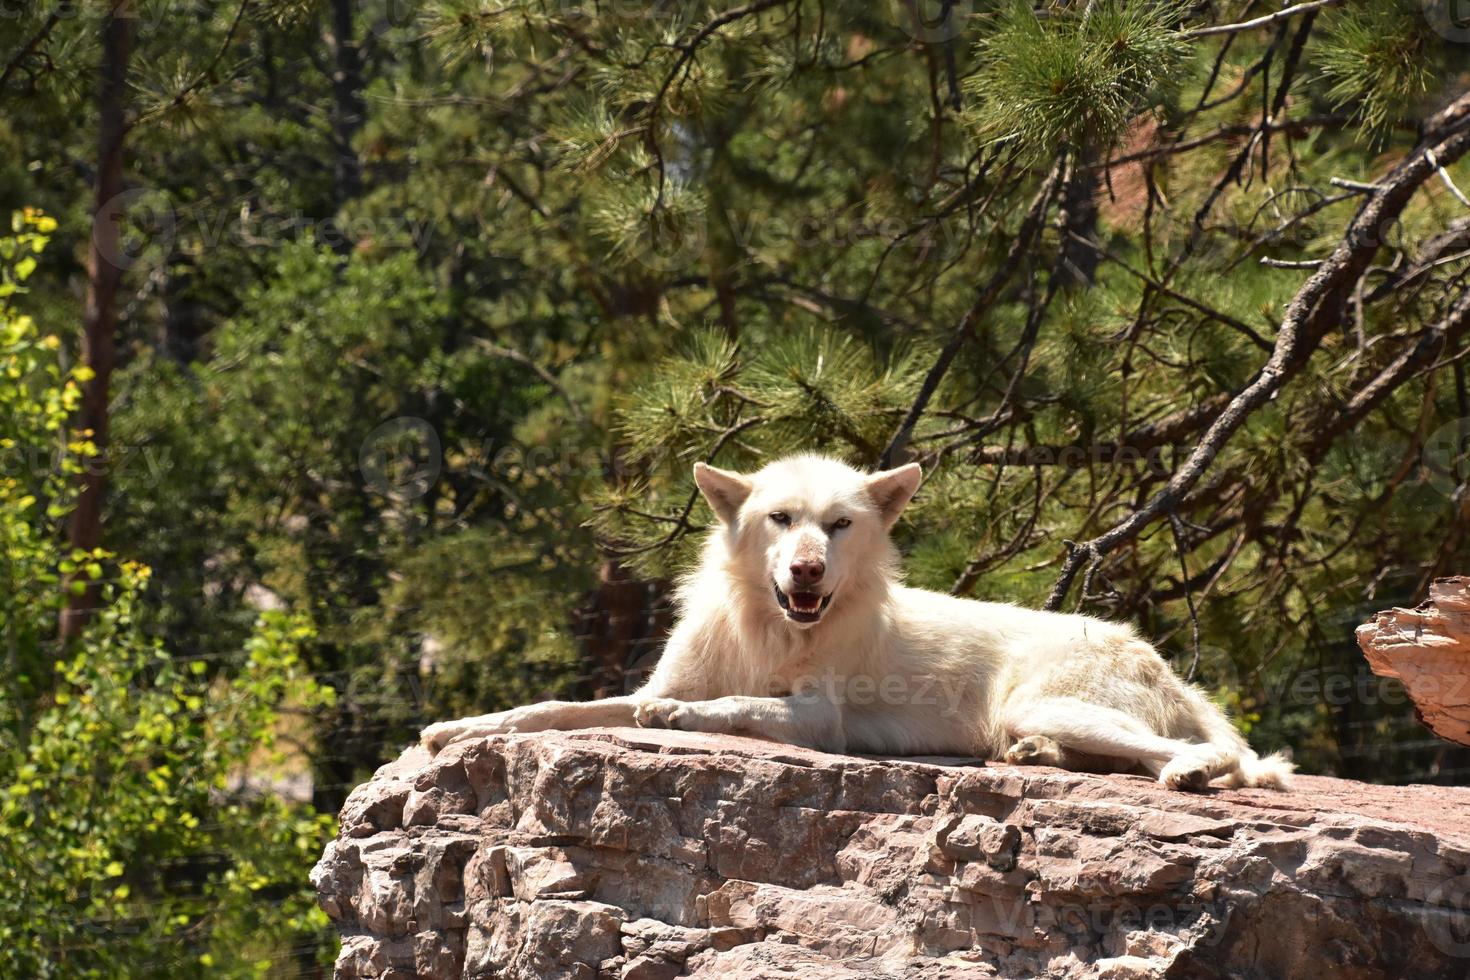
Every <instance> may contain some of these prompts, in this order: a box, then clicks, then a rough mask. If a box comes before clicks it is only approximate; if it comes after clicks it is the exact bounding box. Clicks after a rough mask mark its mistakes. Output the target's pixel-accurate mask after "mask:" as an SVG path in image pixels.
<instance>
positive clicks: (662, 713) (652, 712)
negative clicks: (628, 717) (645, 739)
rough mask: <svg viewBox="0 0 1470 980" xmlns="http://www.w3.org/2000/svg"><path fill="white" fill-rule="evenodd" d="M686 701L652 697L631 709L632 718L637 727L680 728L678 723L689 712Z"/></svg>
mask: <svg viewBox="0 0 1470 980" xmlns="http://www.w3.org/2000/svg"><path fill="white" fill-rule="evenodd" d="M688 708H689V704H688V702H685V701H675V700H674V699H673V698H653V699H651V700H648V701H644V702H643V703H642V704H640V705H638V707H636V708H634V709H633V720H634V721H636V722H638V727H639V728H675V729H678V728H682V727H683V726H682V725H681V724H680V722H681V721H684V720H685V719H686V718H687V717H688V715H689V714H690V712H689V711H688V710H687V709H688Z"/></svg>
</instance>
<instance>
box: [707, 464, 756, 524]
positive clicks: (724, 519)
mask: <svg viewBox="0 0 1470 980" xmlns="http://www.w3.org/2000/svg"><path fill="white" fill-rule="evenodd" d="M694 482H695V484H696V485H698V487H699V492H700V493H702V494H704V499H705V500H708V501H709V505H710V506H711V507H713V508H714V511H715V516H716V517H718V518H719V519H720V523H722V524H724V525H726V526H727V527H732V526H734V524H735V517H736V515H737V514H739V513H740V507H741V505H742V504H744V503H745V498H746V497H749V496H750V480H749V479H748V478H747V477H743V476H741V475H740V474H739V473H736V472H733V471H732V470H721V469H716V468H715V467H713V466H709V465H707V464H705V463H695V464H694Z"/></svg>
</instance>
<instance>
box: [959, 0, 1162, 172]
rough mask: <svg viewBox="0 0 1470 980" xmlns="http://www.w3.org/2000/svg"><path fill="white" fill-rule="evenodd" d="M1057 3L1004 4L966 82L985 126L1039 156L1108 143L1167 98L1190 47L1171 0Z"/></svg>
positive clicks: (975, 122)
mask: <svg viewBox="0 0 1470 980" xmlns="http://www.w3.org/2000/svg"><path fill="white" fill-rule="evenodd" d="M1081 6H1085V8H1086V9H1085V12H1083V11H1082V10H1081V9H1080V7H1081ZM1052 13H1053V14H1054V16H1051V17H1048V18H1047V19H1046V20H1041V19H1039V18H1038V17H1037V15H1036V12H1035V11H1034V10H1033V9H1032V8H1031V7H1030V6H1029V5H1026V4H1016V5H1013V6H1010V7H1008V8H1007V9H1006V10H1005V11H1003V12H1002V13H1001V15H1000V20H999V23H998V24H997V25H996V28H995V30H993V31H991V32H989V33H987V34H985V35H984V37H983V38H982V39H981V40H980V42H979V45H978V51H977V56H978V57H979V59H980V69H979V71H977V72H976V73H975V74H974V75H973V76H971V77H970V78H969V79H968V80H967V81H966V83H965V85H966V92H967V94H968V95H970V96H971V97H972V98H973V99H974V103H973V106H972V108H970V110H969V119H970V122H971V125H972V126H973V127H974V129H975V130H976V133H977V135H978V136H979V137H980V138H981V139H982V140H984V141H985V142H987V143H1002V144H1010V145H1012V146H1014V148H1015V150H1016V152H1017V153H1019V154H1021V155H1022V156H1024V157H1025V158H1027V159H1030V160H1035V159H1039V158H1041V157H1045V156H1049V155H1050V154H1052V153H1054V152H1055V151H1056V150H1057V149H1058V148H1060V147H1070V148H1072V149H1074V150H1076V151H1078V152H1083V153H1088V152H1092V151H1094V150H1096V149H1097V148H1100V147H1104V146H1107V145H1109V144H1110V143H1111V142H1112V141H1113V140H1114V139H1116V138H1117V137H1118V135H1119V134H1121V133H1122V132H1123V130H1124V128H1125V127H1127V125H1128V123H1129V121H1130V120H1132V119H1133V118H1134V116H1136V115H1137V114H1138V113H1139V112H1140V111H1141V110H1144V109H1147V108H1151V107H1155V106H1162V105H1165V104H1166V103H1167V101H1168V99H1169V97H1170V95H1171V93H1172V92H1173V90H1174V89H1175V87H1176V86H1177V85H1178V83H1179V81H1180V77H1181V74H1182V72H1183V69H1184V67H1185V65H1186V63H1187V57H1188V54H1189V47H1188V45H1187V44H1186V43H1185V42H1184V41H1183V40H1182V39H1181V38H1180V36H1179V32H1178V30H1177V29H1176V26H1177V23H1178V19H1179V14H1178V11H1177V9H1176V8H1175V7H1174V6H1173V5H1172V4H1166V3H1160V2H1157V0H1100V2H1097V3H1088V4H1086V5H1079V8H1075V9H1071V10H1061V11H1053V12H1052Z"/></svg>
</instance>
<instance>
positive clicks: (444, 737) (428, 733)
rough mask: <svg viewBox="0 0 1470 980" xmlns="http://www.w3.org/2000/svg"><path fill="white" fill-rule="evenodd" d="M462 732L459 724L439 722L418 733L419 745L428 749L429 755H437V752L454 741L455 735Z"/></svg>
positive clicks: (461, 726)
mask: <svg viewBox="0 0 1470 980" xmlns="http://www.w3.org/2000/svg"><path fill="white" fill-rule="evenodd" d="M462 731H464V725H463V724H462V723H461V722H457V721H441V722H438V723H437V724H433V725H430V726H429V727H428V728H425V729H424V730H423V731H421V732H419V744H420V745H422V746H423V747H424V748H426V749H428V750H429V754H430V755H438V754H439V750H440V749H442V748H444V746H446V745H448V744H449V743H450V742H452V741H454V737H455V735H456V734H458V733H459V732H462Z"/></svg>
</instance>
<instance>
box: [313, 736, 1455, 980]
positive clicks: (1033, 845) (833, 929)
mask: <svg viewBox="0 0 1470 980" xmlns="http://www.w3.org/2000/svg"><path fill="white" fill-rule="evenodd" d="M1298 782H1299V785H1298V788H1297V789H1296V790H1294V791H1293V792H1291V793H1277V792H1272V791H1269V790H1217V791H1212V792H1209V793H1206V794H1187V793H1178V792H1171V791H1169V790H1166V789H1163V788H1161V787H1160V786H1158V785H1157V784H1156V783H1154V782H1153V781H1151V780H1147V779H1143V778H1140V777H1131V776H1093V775H1083V774H1077V773H1066V772H1061V771H1059V770H1055V769H1043V768H1026V769H1023V768H1015V767H1007V766H998V765H989V766H986V765H980V764H977V763H975V761H974V760H952V761H951V763H950V764H946V763H945V761H944V760H935V759H924V760H904V759H871V758H862V757H852V756H835V755H824V754H822V753H818V752H809V751H806V750H804V749H797V748H792V747H790V746H783V745H775V744H772V743H767V742H759V741H754V740H751V739H744V738H736V737H732V736H710V735H696V734H687V733H682V732H670V731H639V730H628V729H609V730H595V731H587V732H565V733H557V732H546V733H540V734H528V735H504V736H496V737H493V738H489V739H484V740H481V741H478V742H470V743H463V744H456V745H451V746H450V747H449V748H448V749H446V750H445V751H444V752H443V753H441V754H440V755H439V756H438V757H437V758H434V759H430V758H429V757H428V756H427V755H426V754H424V752H423V751H422V750H421V749H418V748H414V749H410V750H409V751H407V752H405V753H404V755H403V756H402V757H401V758H400V759H398V760H397V761H396V762H394V763H391V764H390V765H388V766H385V767H384V768H383V769H381V770H380V771H379V772H378V773H377V775H375V776H374V777H373V779H372V780H371V781H370V782H367V783H365V784H363V785H362V786H360V787H358V788H357V790H355V791H354V792H353V794H352V797H351V798H350V799H349V800H348V802H347V805H346V806H345V807H344V809H343V815H342V833H341V836H340V837H339V838H338V839H337V840H336V841H334V842H333V843H332V844H331V845H329V847H328V849H327V852H326V853H325V854H324V855H323V857H322V860H321V862H320V863H319V864H318V865H317V867H316V869H315V871H314V872H313V875H312V880H313V882H314V883H315V884H316V886H317V889H318V892H319V894H320V897H321V902H322V907H323V908H324V909H326V911H327V913H328V914H329V915H330V916H331V917H332V918H333V919H334V920H336V922H337V925H338V928H339V929H340V930H341V932H342V935H343V946H342V952H341V955H340V957H339V958H338V961H337V976H338V977H339V978H342V980H353V978H358V977H413V976H419V977H428V978H434V980H440V978H444V980H447V978H451V977H466V978H471V977H473V978H488V977H497V978H499V977H505V978H522V977H526V978H529V977H555V978H587V980H599V978H612V977H617V978H627V980H639V978H643V980H666V978H671V977H676V976H688V977H708V978H719V980H744V978H751V980H754V978H770V977H783V978H811V980H816V978H829V977H837V978H842V977H852V978H858V977H866V978H876V977H899V976H902V977H905V978H909V977H916V978H932V980H940V978H970V977H1098V978H1102V977H1129V978H1143V977H1150V978H1151V977H1164V976H1169V977H1222V978H1223V977H1262V978H1267V977H1293V978H1313V977H1350V978H1364V980H1366V978H1374V977H1383V978H1398V977H1404V976H1414V977H1424V978H1434V977H1443V978H1451V977H1454V978H1461V977H1464V976H1467V975H1470V900H1467V899H1470V874H1467V871H1470V790H1466V789H1459V788H1448V787H1428V786H1409V787H1386V786H1373V785H1365V784H1360V783H1351V782H1346V781H1343V780H1335V779H1322V778H1315V777H1301V778H1300V779H1299V781H1298Z"/></svg>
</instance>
